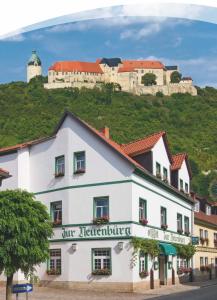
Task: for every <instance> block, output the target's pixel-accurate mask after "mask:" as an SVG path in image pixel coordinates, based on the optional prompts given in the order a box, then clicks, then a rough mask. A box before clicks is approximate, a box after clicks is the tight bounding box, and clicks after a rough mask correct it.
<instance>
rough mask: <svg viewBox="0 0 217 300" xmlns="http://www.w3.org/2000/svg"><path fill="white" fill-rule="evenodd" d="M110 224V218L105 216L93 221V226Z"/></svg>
mask: <svg viewBox="0 0 217 300" xmlns="http://www.w3.org/2000/svg"><path fill="white" fill-rule="evenodd" d="M108 222H109V217H108V216H103V217H100V218H94V219H93V224H94V225H103V224H107V223H108Z"/></svg>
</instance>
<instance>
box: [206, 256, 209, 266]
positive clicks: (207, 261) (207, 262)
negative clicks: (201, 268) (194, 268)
mask: <svg viewBox="0 0 217 300" xmlns="http://www.w3.org/2000/svg"><path fill="white" fill-rule="evenodd" d="M208 264H209V260H208V257H205V266H208Z"/></svg>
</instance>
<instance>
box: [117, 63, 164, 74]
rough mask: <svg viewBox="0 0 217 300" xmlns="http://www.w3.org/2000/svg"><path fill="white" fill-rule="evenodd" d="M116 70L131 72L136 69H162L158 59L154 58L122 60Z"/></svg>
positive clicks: (162, 66)
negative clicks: (120, 65) (121, 64)
mask: <svg viewBox="0 0 217 300" xmlns="http://www.w3.org/2000/svg"><path fill="white" fill-rule="evenodd" d="M122 62H123V66H122V67H121V68H119V70H118V72H133V71H135V70H136V69H164V68H165V66H164V65H163V64H162V63H161V62H160V61H157V60H156V61H155V60H123V61H122Z"/></svg>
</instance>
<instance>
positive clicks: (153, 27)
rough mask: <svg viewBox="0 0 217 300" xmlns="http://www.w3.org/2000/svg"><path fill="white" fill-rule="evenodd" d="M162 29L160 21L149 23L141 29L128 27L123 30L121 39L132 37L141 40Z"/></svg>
mask: <svg viewBox="0 0 217 300" xmlns="http://www.w3.org/2000/svg"><path fill="white" fill-rule="evenodd" d="M160 30H161V26H160V24H159V23H154V24H149V25H146V26H145V27H143V28H141V29H139V30H136V29H128V30H125V31H123V32H122V33H121V34H120V39H121V40H123V39H128V38H131V39H134V40H140V39H141V38H144V37H147V36H149V35H153V34H156V33H158V32H159V31H160Z"/></svg>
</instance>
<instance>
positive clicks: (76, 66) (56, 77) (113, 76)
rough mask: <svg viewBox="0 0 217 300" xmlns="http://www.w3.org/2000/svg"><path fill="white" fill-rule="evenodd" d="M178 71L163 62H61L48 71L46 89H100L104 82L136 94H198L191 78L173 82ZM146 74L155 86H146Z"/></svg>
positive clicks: (103, 60) (113, 60)
mask: <svg viewBox="0 0 217 300" xmlns="http://www.w3.org/2000/svg"><path fill="white" fill-rule="evenodd" d="M174 71H179V70H178V67H177V66H165V65H163V64H162V63H161V62H160V61H148V60H121V59H120V58H102V59H97V60H96V62H81V61H59V62H56V63H54V64H53V65H52V66H51V67H50V68H49V70H48V83H47V84H45V85H44V87H45V88H47V89H54V88H65V87H78V88H81V87H87V88H93V87H95V86H98V87H100V86H101V84H102V83H116V84H118V85H119V86H120V88H121V90H123V91H126V92H131V93H134V94H137V95H141V94H153V95H155V94H156V93H157V92H161V93H163V94H165V95H171V94H172V93H190V94H192V95H197V90H196V88H195V87H194V86H193V81H192V79H191V77H183V78H182V80H181V81H180V82H179V83H172V82H171V74H172V73H173V72H174ZM147 73H151V74H154V75H155V76H156V83H155V84H153V85H149V86H145V85H144V83H143V79H142V78H143V76H144V75H145V74H147Z"/></svg>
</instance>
